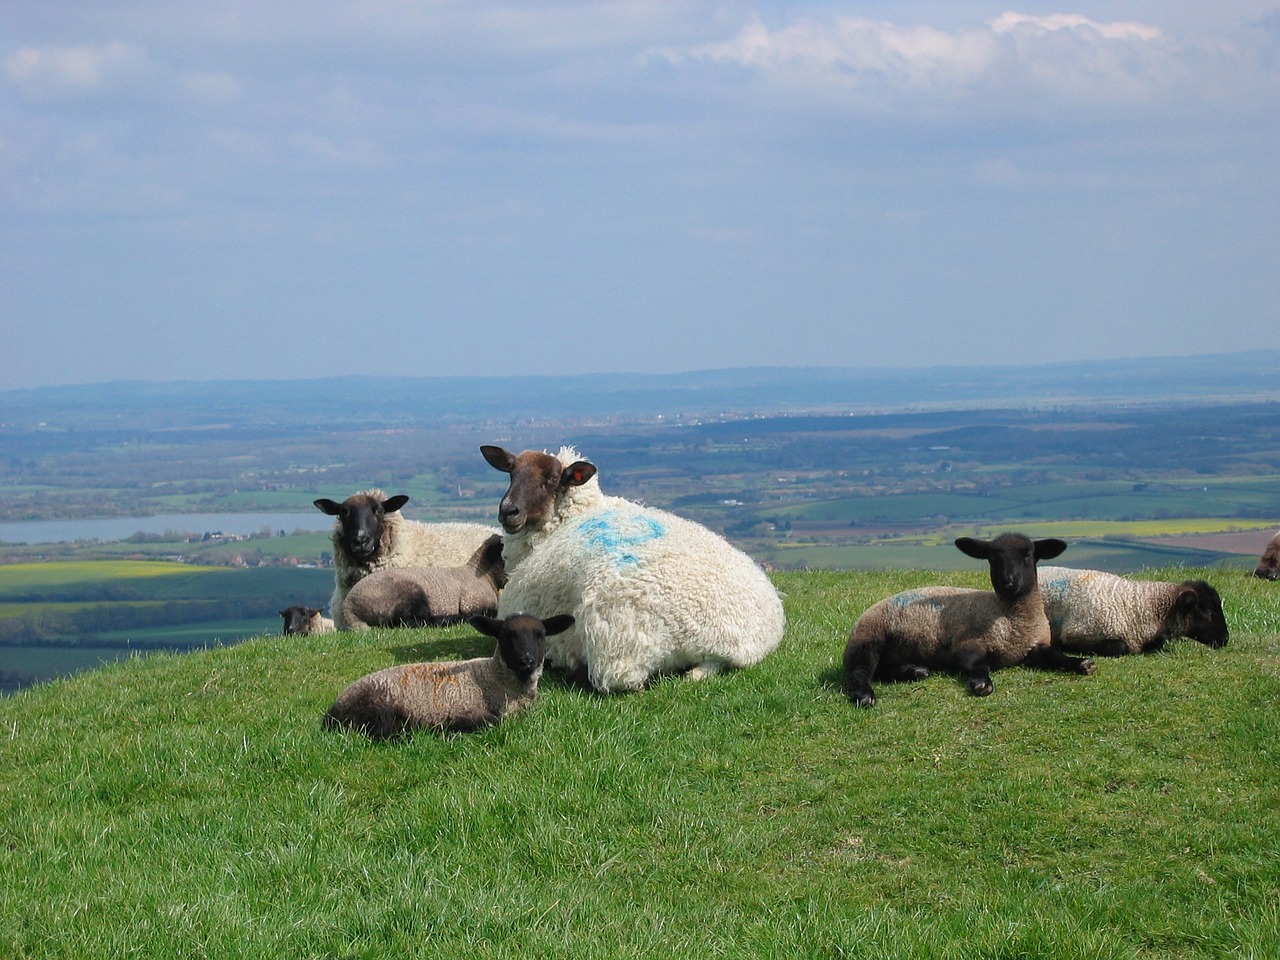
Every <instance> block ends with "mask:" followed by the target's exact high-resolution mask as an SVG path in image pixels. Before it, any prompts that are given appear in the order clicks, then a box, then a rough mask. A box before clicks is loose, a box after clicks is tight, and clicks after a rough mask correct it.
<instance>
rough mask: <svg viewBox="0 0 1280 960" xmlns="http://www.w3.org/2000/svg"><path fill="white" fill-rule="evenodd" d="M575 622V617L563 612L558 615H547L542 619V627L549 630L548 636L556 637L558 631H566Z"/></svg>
mask: <svg viewBox="0 0 1280 960" xmlns="http://www.w3.org/2000/svg"><path fill="white" fill-rule="evenodd" d="M573 624H574V619H573V617H572V616H570V615H569V614H567V613H562V614H560V615H559V616H557V617H547V619H545V620H543V621H542V629H543V630H545V631H546V632H547V636H548V637H554V636H555V635H556V634H557V633H564V632H565V631H566V630H568V629H569V628H570V627H572V626H573Z"/></svg>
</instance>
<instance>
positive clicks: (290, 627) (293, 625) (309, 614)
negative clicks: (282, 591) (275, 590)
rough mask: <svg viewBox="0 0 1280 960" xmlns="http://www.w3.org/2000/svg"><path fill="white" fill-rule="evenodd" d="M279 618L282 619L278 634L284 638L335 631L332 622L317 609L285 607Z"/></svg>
mask: <svg viewBox="0 0 1280 960" xmlns="http://www.w3.org/2000/svg"><path fill="white" fill-rule="evenodd" d="M280 616H281V617H283V618H284V623H283V624H282V625H281V627H280V633H281V635H282V636H286V637H288V636H292V635H293V634H302V635H310V634H315V633H332V632H333V631H334V630H335V629H336V628H335V627H334V625H333V621H332V620H330V619H329V618H328V617H326V616H324V611H322V610H321V609H320V608H319V607H303V606H293V607H285V608H284V609H283V610H281V611H280Z"/></svg>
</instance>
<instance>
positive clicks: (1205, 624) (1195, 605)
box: [1173, 580, 1230, 650]
mask: <svg viewBox="0 0 1280 960" xmlns="http://www.w3.org/2000/svg"><path fill="white" fill-rule="evenodd" d="M1178 586H1179V587H1180V590H1179V593H1178V599H1177V600H1176V601H1175V602H1174V609H1173V615H1174V617H1175V618H1176V619H1177V620H1178V632H1179V633H1181V634H1183V635H1184V636H1188V637H1190V638H1191V639H1193V640H1199V641H1200V642H1201V643H1203V644H1204V645H1205V646H1206V647H1212V648H1213V649H1215V650H1217V649H1218V648H1220V647H1225V646H1226V645H1227V640H1228V639H1229V637H1230V634H1229V632H1228V630H1227V617H1226V614H1224V613H1223V612H1222V597H1220V596H1219V595H1218V591H1217V590H1215V589H1213V587H1211V586H1209V584H1207V583H1206V582H1205V581H1203V580H1186V581H1183V582H1182V583H1180V584H1179V585H1178Z"/></svg>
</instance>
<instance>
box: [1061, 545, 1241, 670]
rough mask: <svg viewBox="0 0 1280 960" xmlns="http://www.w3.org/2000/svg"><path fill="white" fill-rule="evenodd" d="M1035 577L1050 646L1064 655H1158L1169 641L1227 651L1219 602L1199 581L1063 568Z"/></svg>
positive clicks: (1223, 621) (1223, 616) (1224, 620)
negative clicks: (1170, 580) (1185, 639)
mask: <svg viewBox="0 0 1280 960" xmlns="http://www.w3.org/2000/svg"><path fill="white" fill-rule="evenodd" d="M1038 573H1039V578H1040V593H1041V595H1042V596H1043V597H1044V608H1045V614H1046V615H1047V616H1048V618H1049V629H1050V631H1051V632H1052V634H1053V642H1054V643H1056V644H1059V645H1060V646H1062V647H1063V648H1065V649H1067V650H1078V651H1081V652H1085V653H1096V654H1100V655H1102V656H1104V657H1118V656H1122V655H1124V654H1127V653H1146V652H1150V651H1152V650H1159V649H1160V648H1161V647H1163V646H1164V644H1165V641H1166V640H1171V639H1173V638H1174V637H1191V638H1192V639H1193V640H1198V641H1200V642H1201V643H1203V644H1204V645H1205V646H1208V647H1214V648H1215V649H1216V648H1218V647H1225V646H1226V645H1227V640H1228V631H1227V618H1226V616H1225V615H1224V614H1223V612H1222V598H1221V597H1220V596H1219V595H1218V591H1217V590H1215V589H1213V587H1211V586H1209V584H1208V583H1206V582H1205V581H1203V580H1186V581H1184V582H1182V583H1168V582H1163V581H1159V580H1129V579H1126V578H1125V577H1118V576H1116V575H1115V574H1113V573H1104V572H1103V571H1101V570H1072V569H1069V568H1067V567H1041V568H1040V569H1039V571H1038Z"/></svg>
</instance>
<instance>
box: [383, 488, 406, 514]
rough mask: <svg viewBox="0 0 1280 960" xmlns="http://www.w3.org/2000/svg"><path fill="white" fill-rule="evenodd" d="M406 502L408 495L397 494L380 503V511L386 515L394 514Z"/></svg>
mask: <svg viewBox="0 0 1280 960" xmlns="http://www.w3.org/2000/svg"><path fill="white" fill-rule="evenodd" d="M408 502H409V495H408V494H407V493H397V494H396V495H395V496H394V497H387V499H385V500H383V501H382V509H383V511H384V512H386V513H395V512H396V511H397V510H399V509H400V508H401V507H403V506H404V505H405V504H406V503H408Z"/></svg>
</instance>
